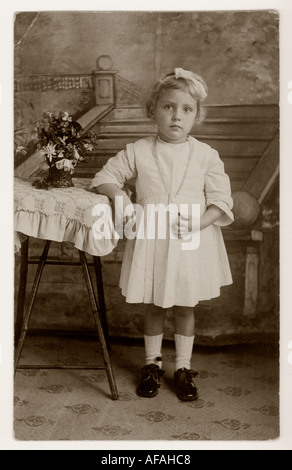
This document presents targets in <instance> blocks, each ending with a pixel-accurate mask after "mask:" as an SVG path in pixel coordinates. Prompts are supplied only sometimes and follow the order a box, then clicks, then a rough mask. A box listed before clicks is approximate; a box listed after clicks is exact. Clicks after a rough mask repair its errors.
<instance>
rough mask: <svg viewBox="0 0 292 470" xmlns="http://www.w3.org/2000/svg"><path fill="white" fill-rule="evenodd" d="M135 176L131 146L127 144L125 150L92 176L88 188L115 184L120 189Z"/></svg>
mask: <svg viewBox="0 0 292 470" xmlns="http://www.w3.org/2000/svg"><path fill="white" fill-rule="evenodd" d="M136 175H137V170H136V165H135V155H134V149H133V144H128V145H127V147H126V149H125V150H121V151H120V152H118V153H117V155H116V156H115V157H112V158H110V159H109V160H108V162H107V163H106V164H105V165H104V167H103V168H102V169H101V170H100V171H99V172H98V173H96V175H95V176H94V178H93V180H92V182H91V185H90V188H91V189H92V188H96V187H97V186H99V185H101V184H105V183H113V184H116V185H117V186H118V187H119V188H120V189H122V188H123V186H124V184H125V182H126V181H128V180H129V179H131V178H135V177H136Z"/></svg>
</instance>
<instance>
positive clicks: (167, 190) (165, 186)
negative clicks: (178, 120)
mask: <svg viewBox="0 0 292 470" xmlns="http://www.w3.org/2000/svg"><path fill="white" fill-rule="evenodd" d="M187 141H188V143H189V155H188V161H187V164H186V168H185V171H184V174H183V177H182V180H181V183H180V185H179V187H178V189H177V191H176V193H175V195H174V196H173V199H175V198H176V197H177V195H178V194H179V192H180V190H181V188H182V185H183V184H184V181H185V178H186V175H187V171H188V168H189V164H190V159H191V143H190V139H189V137H188V138H187ZM156 147H157V137H155V138H154V139H153V146H152V151H153V156H154V159H155V162H156V166H157V169H158V173H159V176H160V179H161V181H162V184H163V186H164V189H165V191H166V192H167V194H168V195H169V196H170V194H171V189H170V188H169V187H168V186H167V184H166V181H165V179H164V175H163V173H162V171H161V168H160V165H159V161H158V155H157V148H156Z"/></svg>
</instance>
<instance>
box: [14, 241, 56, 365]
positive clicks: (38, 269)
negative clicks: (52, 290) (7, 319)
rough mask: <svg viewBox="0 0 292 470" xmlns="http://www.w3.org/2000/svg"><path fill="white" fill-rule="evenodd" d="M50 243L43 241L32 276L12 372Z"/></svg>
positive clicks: (19, 352)
mask: <svg viewBox="0 0 292 470" xmlns="http://www.w3.org/2000/svg"><path fill="white" fill-rule="evenodd" d="M50 244H51V242H50V241H49V240H47V241H46V243H45V247H44V250H43V252H42V255H41V257H40V260H39V263H38V267H37V270H36V273H35V277H34V280H33V286H32V290H31V293H30V298H29V302H28V305H27V310H26V312H25V315H24V318H23V322H22V326H21V330H20V337H19V341H18V343H17V347H16V350H15V355H14V373H15V372H16V369H17V366H18V362H19V359H20V355H21V351H22V348H23V345H24V340H25V337H26V333H27V328H28V322H29V319H30V316H31V312H32V309H33V304H34V301H35V298H36V294H37V291H38V287H39V283H40V280H41V275H42V272H43V269H44V266H45V263H46V259H47V255H48V251H49V248H50Z"/></svg>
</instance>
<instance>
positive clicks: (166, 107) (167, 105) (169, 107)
mask: <svg viewBox="0 0 292 470" xmlns="http://www.w3.org/2000/svg"><path fill="white" fill-rule="evenodd" d="M164 109H167V110H169V109H172V106H171V105H170V104H166V105H165V106H164Z"/></svg>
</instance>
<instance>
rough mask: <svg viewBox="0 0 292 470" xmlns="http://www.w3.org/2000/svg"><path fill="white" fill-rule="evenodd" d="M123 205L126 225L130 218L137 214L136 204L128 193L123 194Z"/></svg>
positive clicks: (123, 216)
mask: <svg viewBox="0 0 292 470" xmlns="http://www.w3.org/2000/svg"><path fill="white" fill-rule="evenodd" d="M122 207H123V214H122V218H123V224H124V225H125V224H126V223H127V222H128V221H129V220H132V219H134V218H135V216H136V213H135V208H134V205H133V203H132V201H131V199H130V198H129V196H128V195H127V194H126V193H125V195H124V196H123V205H122Z"/></svg>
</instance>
